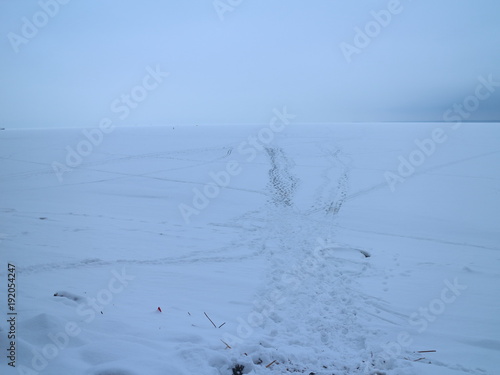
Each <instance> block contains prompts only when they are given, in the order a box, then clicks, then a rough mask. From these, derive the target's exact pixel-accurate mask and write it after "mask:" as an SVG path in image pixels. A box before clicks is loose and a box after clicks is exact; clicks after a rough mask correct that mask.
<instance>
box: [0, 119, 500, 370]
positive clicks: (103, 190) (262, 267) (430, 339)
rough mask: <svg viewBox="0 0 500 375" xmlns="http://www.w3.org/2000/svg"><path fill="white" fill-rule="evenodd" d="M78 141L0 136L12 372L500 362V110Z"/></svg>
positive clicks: (21, 133)
mask: <svg viewBox="0 0 500 375" xmlns="http://www.w3.org/2000/svg"><path fill="white" fill-rule="evenodd" d="M263 129H267V130H263ZM439 129H442V132H441V133H440V130H439ZM249 137H250V138H249ZM252 137H255V138H252ZM259 137H260V138H259ZM433 137H434V139H435V140H432V138H433ZM85 139H86V138H85V136H84V135H83V133H82V130H78V129H77V130H74V129H73V130H68V129H65V130H63V129H59V130H52V129H45V130H5V131H0V158H1V161H0V163H1V164H0V165H1V167H0V176H1V202H0V218H1V227H0V235H1V236H0V255H1V257H0V267H1V269H0V277H1V280H0V313H1V318H0V329H1V331H0V344H1V353H2V355H1V359H0V373H1V374H47V375H68V374H71V375H139V374H148V375H183V374H200V375H202V374H203V375H212V374H213V375H215V374H217V375H218V374H223V375H226V374H227V375H234V374H239V370H238V368H239V369H242V370H241V371H242V373H244V374H270V375H272V374H307V375H309V374H311V373H313V374H316V375H331V374H335V375H347V374H370V375H373V374H379V375H380V374H386V375H409V374H415V375H472V374H474V375H495V374H498V373H499V371H500V360H499V358H500V353H499V352H500V298H499V297H500V293H499V285H500V227H499V225H500V175H499V172H498V171H499V165H500V127H499V124H468V125H462V126H461V127H458V128H457V129H454V128H453V127H452V124H373V125H369V124H364V125H361V124H350V125H332V126H319V125H315V126H306V125H295V124H293V121H292V123H290V124H288V125H286V127H285V128H284V129H281V128H280V129H279V131H276V129H275V130H272V129H271V128H270V125H266V124H264V125H261V126H238V127H227V126H226V127H224V126H220V127H218V126H207V127H202V126H198V127H195V126H193V127H188V126H185V127H176V128H175V129H173V128H172V127H165V128H161V127H137V128H117V129H114V130H113V131H112V132H111V133H110V134H105V135H104V137H103V140H102V143H101V144H99V145H97V146H94V147H92V150H90V151H89V150H87V149H84V146H83V145H84V140H85ZM253 139H256V141H255V140H253ZM436 140H439V142H437V141H436ZM82 142H83V143H82ZM417 144H420V148H419V146H418V145H417ZM67 146H69V147H70V148H71V149H73V150H76V149H77V148H78V146H80V151H82V150H84V151H85V152H84V153H85V155H77V156H75V155H73V156H72V158H73V159H71V157H70V158H69V159H68V160H69V162H70V164H71V163H73V164H72V167H71V170H69V169H68V170H67V171H63V172H61V171H60V173H59V178H58V176H57V175H56V173H55V172H54V170H53V167H52V165H53V162H57V163H61V165H64V164H65V163H66V158H67V157H68V149H67V148H66V147H67ZM421 149H422V150H424V151H421ZM86 151H89V152H88V153H87V152H86ZM75 152H76V151H75ZM78 157H81V160H78ZM403 159H404V160H406V161H407V163H408V164H406V165H401V163H403V164H405V162H402V160H403ZM409 160H410V161H409ZM409 163H413V164H415V165H411V164H409ZM398 168H399V169H400V171H399V172H398ZM387 179H389V182H388V181H387ZM8 264H12V265H13V266H15V273H16V280H15V284H16V296H15V312H16V313H17V315H15V322H16V324H15V326H13V327H14V328H15V340H14V341H15V365H16V367H15V368H13V367H11V366H9V365H8V362H11V361H12V359H8V358H7V355H8V354H9V345H10V341H11V340H8V338H7V337H8V334H9V331H11V328H10V323H9V322H8V319H9V318H11V317H12V315H7V314H8V297H7V292H8V280H7V279H8V270H7V269H8ZM158 308H160V309H161V312H160V311H159V310H158ZM209 318H210V319H209ZM212 322H213V323H212ZM419 351H433V352H426V353H419ZM434 351H435V352H434ZM6 354H7V355H6ZM237 365H239V366H242V367H236V366H237Z"/></svg>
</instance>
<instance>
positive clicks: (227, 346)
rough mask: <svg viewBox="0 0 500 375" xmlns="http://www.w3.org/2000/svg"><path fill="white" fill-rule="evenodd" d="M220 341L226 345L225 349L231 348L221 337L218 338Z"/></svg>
mask: <svg viewBox="0 0 500 375" xmlns="http://www.w3.org/2000/svg"><path fill="white" fill-rule="evenodd" d="M220 341H222V342H223V343H224V345H226V349H232V348H231V347H230V346H229V344H228V343H227V342H225V341H224V340H222V339H220Z"/></svg>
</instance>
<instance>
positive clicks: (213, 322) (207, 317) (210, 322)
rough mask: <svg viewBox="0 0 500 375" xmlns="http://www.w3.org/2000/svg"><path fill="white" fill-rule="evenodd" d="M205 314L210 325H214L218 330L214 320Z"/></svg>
mask: <svg viewBox="0 0 500 375" xmlns="http://www.w3.org/2000/svg"><path fill="white" fill-rule="evenodd" d="M203 314H205V316H206V317H207V319H208V320H210V323H212V324H213V325H214V327H215V328H217V326H216V325H215V323H214V322H213V321H212V319H210V317H209V316H208V315H207V313H206V312H203Z"/></svg>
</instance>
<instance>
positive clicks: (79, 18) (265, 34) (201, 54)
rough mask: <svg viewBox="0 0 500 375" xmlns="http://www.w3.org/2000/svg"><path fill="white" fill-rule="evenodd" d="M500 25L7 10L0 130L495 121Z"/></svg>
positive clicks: (171, 11)
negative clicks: (283, 115)
mask: <svg viewBox="0 0 500 375" xmlns="http://www.w3.org/2000/svg"><path fill="white" fill-rule="evenodd" d="M62 3H66V4H62ZM43 4H46V5H43ZM55 4H56V5H55ZM214 4H215V5H216V6H217V9H216V7H215V6H214ZM499 20H500V1H498V0H439V1H434V0H418V1H415V0H414V1H410V0H401V1H397V0H391V1H353V0H311V1H304V0H274V1H273V0H243V1H238V0H217V1H215V2H214V1H213V0H175V1H174V0H170V1H166V0H142V1H123V0H122V1H118V0H107V1H97V0H86V1H77V0H71V1H68V0H59V1H57V0H41V1H28V0H21V1H11V0H0V35H1V41H0V51H1V54H0V56H1V69H0V87H1V93H0V126H3V127H47V126H50V127H53V126H56V127H58V126H65V127H66V126H79V127H93V126H97V125H98V124H99V121H101V119H103V118H111V119H113V121H115V123H117V124H118V123H120V124H123V125H142V124H167V125H171V124H181V123H182V124H209V123H210V124H219V123H221V124H222V123H223V124H226V123H227V124H237V123H268V122H269V120H270V118H271V117H272V116H273V113H272V110H273V108H283V106H286V107H287V109H288V111H289V112H290V113H293V114H295V115H297V118H296V119H297V121H298V122H306V123H307V122H346V121H349V122H350V121H442V120H443V116H447V118H448V119H449V120H451V119H453V118H455V119H456V118H457V116H459V117H461V118H462V119H463V120H490V121H491V120H496V121H498V120H500V84H499V83H496V85H495V82H500V21H499ZM361 33H363V34H361ZM367 34H368V35H367ZM154 71H156V73H152V72H154ZM167 72H168V76H167ZM481 77H482V78H481ZM488 81H489V82H490V83H487V82H488ZM485 82H486V83H485ZM492 82H493V83H492ZM479 86H482V87H479ZM471 96H472V97H471ZM454 104H456V105H460V106H462V107H453V105H454Z"/></svg>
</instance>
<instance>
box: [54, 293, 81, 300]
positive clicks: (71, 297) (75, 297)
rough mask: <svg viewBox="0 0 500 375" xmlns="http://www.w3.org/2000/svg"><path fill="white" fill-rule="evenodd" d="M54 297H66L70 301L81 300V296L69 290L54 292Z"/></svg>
mask: <svg viewBox="0 0 500 375" xmlns="http://www.w3.org/2000/svg"><path fill="white" fill-rule="evenodd" d="M54 297H62V298H67V299H69V300H71V301H75V302H78V301H81V300H83V297H82V296H79V295H77V294H74V293H70V292H65V291H59V292H55V293H54Z"/></svg>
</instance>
